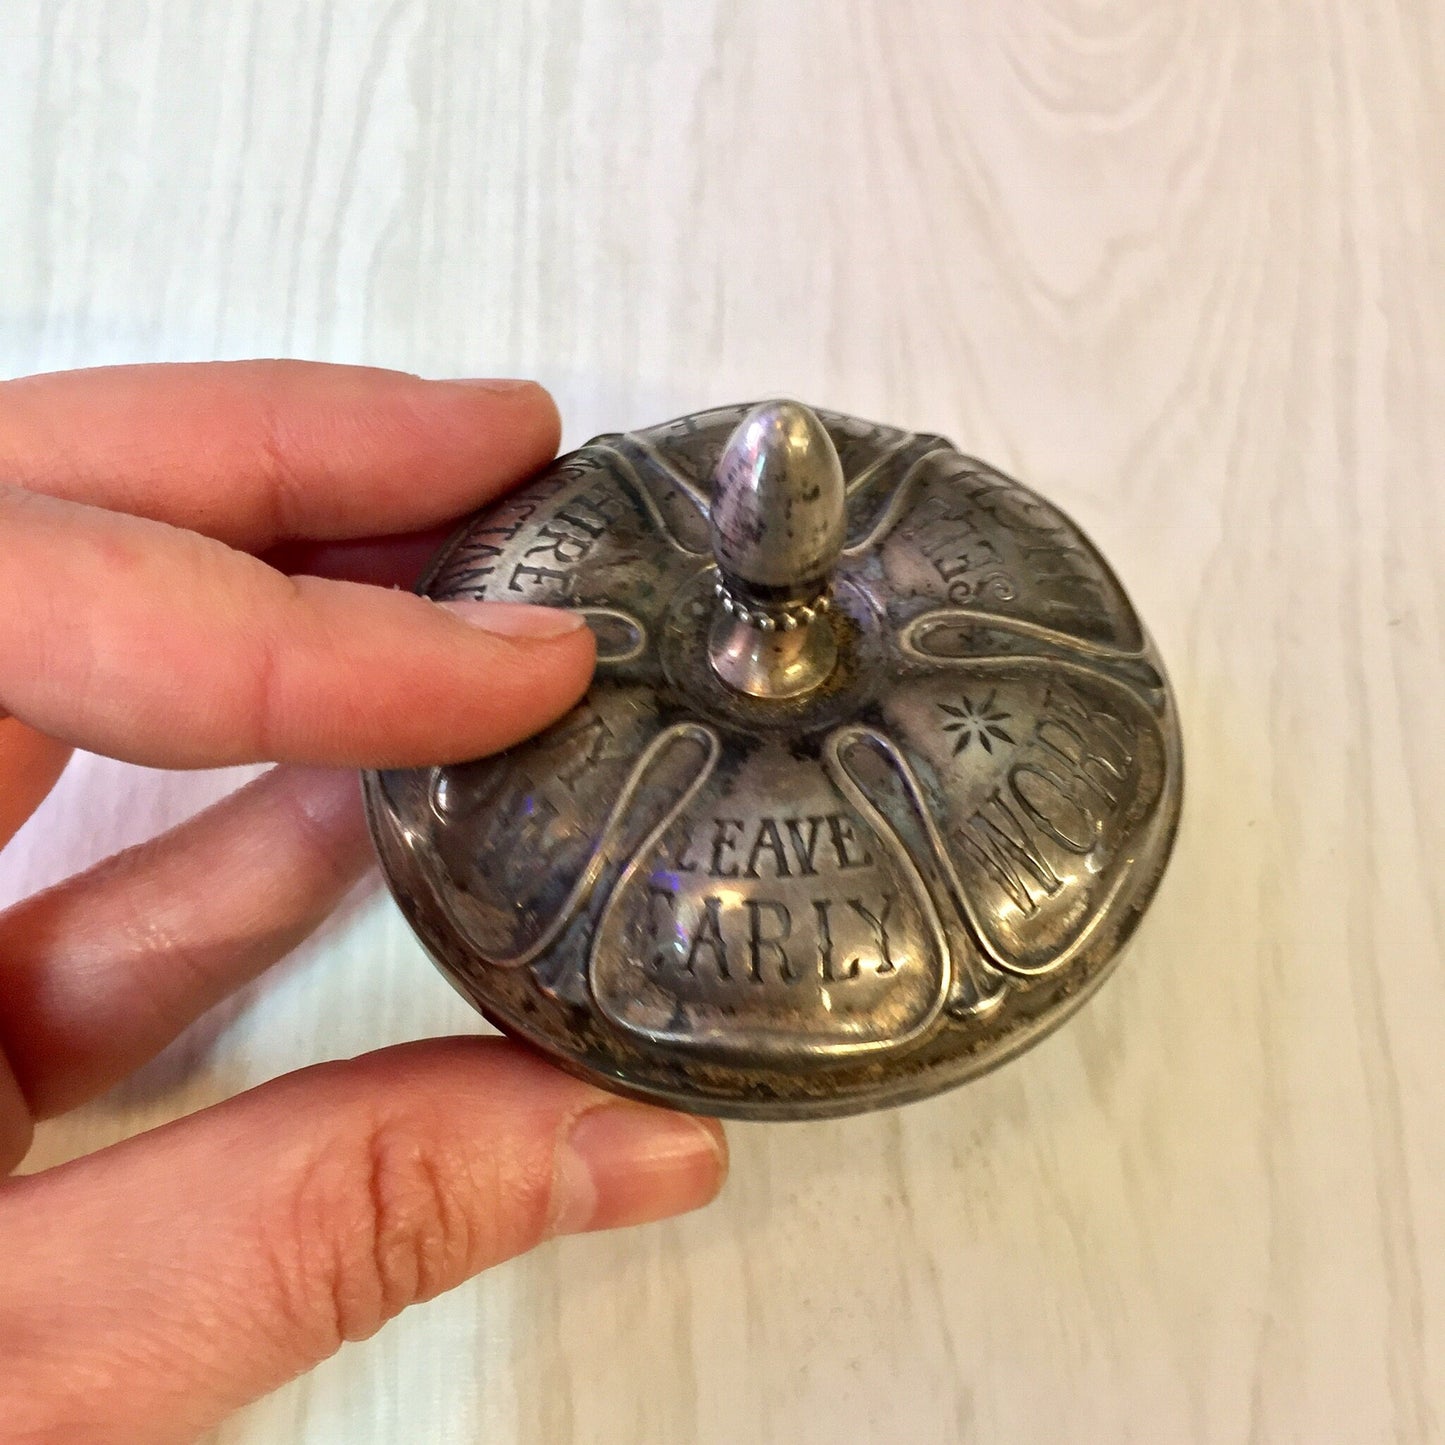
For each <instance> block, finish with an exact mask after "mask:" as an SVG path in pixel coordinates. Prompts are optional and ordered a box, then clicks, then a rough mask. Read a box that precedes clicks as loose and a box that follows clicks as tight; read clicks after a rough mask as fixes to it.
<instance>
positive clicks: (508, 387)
mask: <svg viewBox="0 0 1445 1445" xmlns="http://www.w3.org/2000/svg"><path fill="white" fill-rule="evenodd" d="M447 381H448V383H449V384H450V385H452V386H470V387H474V388H475V389H476V390H478V391H525V390H526V389H527V388H528V387H529V386H530V387H535V388H536V389H537V390H538V391H540V390H541V389H542V388H541V383H540V382H536V381H532V380H530V379H528V378H526V377H520V376H451V377H448V378H447Z"/></svg>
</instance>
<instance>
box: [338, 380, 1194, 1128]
mask: <svg viewBox="0 0 1445 1445" xmlns="http://www.w3.org/2000/svg"><path fill="white" fill-rule="evenodd" d="M421 590H423V591H424V592H426V593H427V594H428V595H430V596H433V597H438V598H453V597H485V598H492V599H497V600H509V601H525V602H539V603H547V604H550V605H553V606H558V607H568V608H574V609H576V610H578V611H580V612H581V613H582V614H583V615H584V616H585V617H586V618H587V621H588V622H589V624H590V625H591V627H592V628H593V630H594V632H595V633H596V636H597V641H598V653H599V661H598V667H597V675H596V679H595V681H594V683H593V685H592V688H591V691H590V692H589V694H588V696H587V697H586V699H585V700H584V701H583V702H582V703H581V704H580V705H579V706H578V707H577V708H575V709H574V710H573V712H572V713H571V714H569V715H568V716H567V717H566V718H564V719H563V720H562V721H561V722H559V723H558V724H556V725H555V726H554V727H552V728H551V729H550V730H548V731H547V732H546V733H544V734H542V735H541V736H540V737H537V738H535V739H533V740H531V741H529V742H527V743H524V744H522V745H520V746H518V747H515V748H512V749H510V750H509V751H508V752H506V753H503V754H500V755H498V756H496V757H491V758H484V759H482V760H480V761H477V762H470V763H465V764H462V765H459V766H451V767H439V768H432V769H418V770H411V771H393V772H381V773H370V774H368V775H366V778H365V783H364V786H365V794H366V801H367V809H368V814H369V817H370V820H371V827H372V832H373V836H374V838H375V840H376V845H377V849H378V851H379V853H380V855H381V859H382V863H383V867H384V869H385V872H386V876H387V879H388V882H389V884H390V886H391V889H392V892H393V893H394V895H395V897H396V900H397V902H398V904H399V905H400V907H401V909H402V911H403V912H404V913H405V915H406V917H407V919H408V920H409V921H410V923H411V925H412V927H413V928H414V929H415V930H416V932H417V934H418V935H419V937H420V938H421V940H422V942H423V943H424V944H425V946H426V948H427V949H428V951H429V952H430V953H431V955H432V957H433V958H434V959H435V960H436V962H437V963H438V964H439V965H440V967H441V969H442V971H443V972H444V973H445V974H446V975H447V977H448V978H449V979H450V980H451V981H452V983H453V984H455V985H456V987H457V988H458V989H459V990H460V991H461V992H462V993H463V994H464V995H465V996H466V997H467V998H468V999H470V1000H471V1001H472V1003H473V1004H474V1005H475V1006H476V1007H477V1008H479V1009H480V1010H481V1011H482V1012H483V1013H484V1014H486V1016H487V1017H488V1018H490V1019H491V1020H492V1021H493V1022H494V1023H496V1024H497V1026H498V1027H499V1028H501V1029H503V1030H504V1031H506V1032H507V1033H510V1034H513V1035H515V1036H517V1037H520V1038H522V1039H526V1040H528V1041H529V1042H531V1043H532V1044H534V1045H535V1046H536V1047H538V1048H539V1049H541V1050H543V1051H545V1052H546V1053H547V1054H548V1055H549V1056H551V1057H552V1058H553V1059H554V1060H555V1061H556V1062H557V1063H559V1064H560V1065H561V1066H562V1067H564V1068H568V1069H571V1070H573V1071H575V1072H578V1073H581V1074H583V1075H585V1076H586V1077H588V1078H591V1079H593V1080H595V1081H596V1082H598V1083H600V1084H603V1085H606V1086H607V1087H610V1088H613V1089H616V1090H620V1091H622V1092H624V1093H628V1094H632V1095H635V1096H638V1097H643V1098H647V1099H651V1100H654V1101H657V1102H660V1103H666V1104H671V1105H676V1106H679V1107H681V1108H685V1109H692V1110H695V1111H698V1112H703V1113H713V1114H725V1115H733V1116H738V1117H744V1118H755V1119H786V1118H801V1117H812V1116H819V1115H828V1114H844V1113H851V1112H854V1111H857V1110H861V1109H868V1108H874V1107H878V1106H880V1105H885V1104H896V1103H902V1102H904V1101H907V1100H909V1099H916V1098H919V1097H921V1096H923V1095H926V1094H931V1093H934V1092H936V1091H937V1090H939V1089H943V1088H947V1087H948V1086H950V1085H952V1084H956V1083H959V1082H961V1081H962V1080H964V1079H967V1078H969V1077H971V1076H972V1075H975V1074H978V1073H980V1072H981V1071H983V1070H985V1069H987V1068H990V1067H991V1066H993V1065H995V1064H997V1063H999V1062H1001V1061H1002V1060H1004V1059H1006V1058H1008V1057H1009V1056H1011V1055H1013V1054H1015V1053H1018V1052H1019V1051H1020V1050H1021V1049H1024V1048H1026V1047H1027V1046H1028V1045H1029V1044H1031V1043H1033V1042H1034V1041H1035V1040H1037V1039H1038V1038H1039V1037H1040V1036H1041V1035H1043V1034H1044V1033H1045V1032H1047V1031H1048V1030H1049V1029H1051V1028H1052V1027H1053V1026H1054V1025H1056V1024H1058V1023H1059V1022H1060V1021H1061V1020H1062V1019H1063V1018H1065V1017H1066V1016H1067V1015H1068V1014H1069V1013H1070V1012H1071V1011H1072V1010H1073V1009H1075V1008H1076V1007H1078V1005H1079V1004H1080V1003H1081V1002H1082V1001H1083V999H1084V998H1086V997H1087V996H1088V994H1089V993H1090V992H1091V990H1092V989H1093V988H1094V987H1095V986H1096V985H1097V984H1098V983H1099V982H1100V981H1101V980H1102V979H1103V977H1104V976H1105V974H1106V973H1107V972H1108V969H1109V966H1110V964H1111V963H1112V962H1113V960H1114V958H1115V955H1116V953H1117V951H1118V949H1119V947H1120V946H1121V945H1122V944H1123V942H1124V940H1125V939H1126V938H1127V937H1128V935H1129V933H1130V932H1131V931H1132V929H1133V928H1134V925H1135V924H1136V923H1137V922H1138V919H1139V917H1140V914H1141V913H1142V911H1143V909H1144V908H1145V906H1146V905H1147V903H1148V901H1149V899H1150V896H1151V895H1152V893H1153V891H1154V888H1155V886H1156V884H1157V883H1158V881H1159V877H1160V874H1161V872H1162V871H1163V868H1164V864H1165V861H1166V859H1167V857H1168V854H1169V849H1170V845H1171V843H1172V841H1173V836H1174V830H1175V825H1176V823H1177V821H1178V816H1179V806H1180V788H1181V777H1182V772H1181V757H1180V742H1179V728H1178V720H1177V717H1176V714H1175V708H1174V702H1173V698H1172V696H1171V693H1170V689H1169V685H1168V682H1167V681H1166V678H1165V675H1164V670H1163V667H1162V665H1161V663H1160V660H1159V657H1158V655H1157V653H1156V652H1155V650H1154V648H1153V646H1152V644H1151V643H1150V641H1149V638H1148V636H1147V635H1146V633H1145V632H1144V630H1143V628H1142V627H1141V625H1140V623H1139V620H1138V618H1137V617H1136V616H1135V614H1134V610H1133V608H1132V607H1131V606H1130V603H1129V600H1128V598H1127V597H1126V596H1125V594H1124V591H1123V589H1122V588H1121V587H1120V585H1119V583H1118V581H1117V580H1116V578H1115V577H1114V574H1113V573H1112V572H1111V571H1110V570H1109V568H1108V566H1107V565H1106V563H1105V562H1104V560H1103V559H1102V558H1101V557H1100V555H1099V554H1098V552H1097V551H1095V549H1094V547H1093V546H1092V544H1091V543H1090V542H1089V541H1088V540H1087V539H1086V538H1085V537H1084V536H1083V534H1082V533H1081V532H1080V531H1079V530H1078V528H1077V527H1075V526H1074V525H1073V523H1071V522H1070V521H1069V520H1068V518H1066V517H1065V516H1063V514H1062V513H1060V512H1059V511H1058V510H1057V509H1055V508H1054V507H1052V506H1050V505H1049V504H1048V503H1047V502H1045V501H1043V500H1042V499H1041V498H1039V497H1038V496H1036V495H1035V494H1034V493H1033V492H1031V491H1029V490H1027V489H1026V488H1024V487H1022V486H1020V485H1019V484H1018V483H1017V482H1014V481H1011V480H1010V479H1009V478H1008V477H1005V476H1003V475H1001V474H1000V473H999V472H996V471H994V470H993V468H991V467H989V466H986V465H984V464H983V463H982V462H979V461H976V460H974V459H973V458H971V457H966V456H962V455H960V454H959V453H958V452H957V451H956V450H955V449H954V448H953V447H952V446H951V445H950V444H949V443H948V442H946V441H944V440H943V439H942V438H940V437H936V436H915V435H912V434H910V433H907V432H903V431H897V430H893V429H891V428H889V427H884V426H875V425H873V424H871V423H868V422H862V421H857V420H855V419H853V418H851V417H845V416H839V415H835V414H834V413H831V412H826V411H818V412H814V411H811V410H809V409H808V408H807V407H804V406H801V405H799V404H797V403H795V402H784V401H778V402H768V403H764V404H762V405H760V406H756V407H747V406H734V407H726V408H721V409H719V410H716V411H708V412H703V413H700V414H698V415H695V416H690V417H684V418H682V419H681V420H678V421H673V422H669V423H667V424H665V425H663V426H659V427H655V428H652V429H651V430H648V431H642V432H635V433H631V434H628V435H626V436H604V437H598V438H597V439H596V440H594V441H592V442H589V443H588V444H587V445H586V446H585V447H583V448H582V449H581V450H580V451H577V452H574V453H572V454H571V455H569V456H566V457H562V458H560V459H559V460H558V461H557V462H555V463H554V464H553V465H552V466H551V467H550V468H548V470H547V471H545V472H544V473H543V474H542V475H541V476H539V477H538V478H537V479H536V480H534V481H533V482H532V483H530V484H529V485H528V486H526V487H524V488H523V489H522V490H521V491H519V492H517V493H515V494H514V495H512V496H511V497H509V498H508V499H507V500H506V501H504V502H503V503H502V504H501V505H500V506H498V507H496V508H494V509H492V510H490V511H488V512H486V513H483V514H482V515H479V516H477V517H475V518H473V519H472V520H471V521H470V522H469V523H468V524H467V525H466V526H465V527H464V529H463V530H462V531H461V532H460V534H459V535H457V536H456V537H455V538H454V539H453V540H452V541H451V542H450V543H449V544H448V546H446V547H445V548H444V549H443V551H442V552H441V553H440V555H439V556H438V557H437V559H436V561H435V562H434V563H433V565H432V567H431V569H430V571H429V572H428V574H427V576H426V578H425V579H424V581H423V583H422V589H421Z"/></svg>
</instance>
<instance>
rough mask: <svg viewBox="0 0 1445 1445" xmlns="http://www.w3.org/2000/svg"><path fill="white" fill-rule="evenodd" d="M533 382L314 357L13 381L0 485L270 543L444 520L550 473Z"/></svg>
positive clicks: (552, 417) (226, 538)
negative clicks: (544, 470)
mask: <svg viewBox="0 0 1445 1445" xmlns="http://www.w3.org/2000/svg"><path fill="white" fill-rule="evenodd" d="M559 435H560V424H559V422H558V418H557V408H556V406H555V404H554V403H553V401H552V399H551V397H550V396H548V394H547V393H546V392H545V391H544V390H543V389H542V388H541V387H540V386H537V385H536V384H535V383H532V382H510V381H506V382H495V381H477V382H436V381H423V380H422V379H421V378H419V377H415V376H410V375H407V374H405V373H402V372H396V371H383V370H380V369H378V368H374V367H361V366H328V365H321V364H318V363H314V362H301V361H243V362H204V363H198V364H186V365H167V366H114V367H99V368H94V369H91V370H83V371H63V372H53V373H50V374H47V375H43V376H28V377H21V378H19V379H17V380H14V381H6V382H0V479H4V480H6V481H8V482H11V483H15V484H18V485H21V486H24V487H27V488H29V489H30V490H32V491H37V492H44V493H46V494H48V495H50V496H53V497H58V498H62V499H65V500H69V501H73V502H83V503H87V504H90V505H93V506H98V507H106V508H109V509H111V510H114V511H122V512H129V513H132V514H133V515H135V516H139V517H149V518H152V519H154V520H157V521H164V522H169V523H171V524H172V525H173V526H177V527H184V528H187V529H189V530H192V531H197V532H202V533H205V534H206V535H208V536H211V537H215V538H217V539H219V540H221V541H223V542H226V543H228V544H230V545H231V546H235V547H240V548H243V549H245V550H247V551H259V550H262V549H265V548H267V547H270V546H272V545H273V544H275V543H277V542H281V541H284V540H286V539H289V538H319V539H334V538H345V537H367V536H373V535H377V534H382V533H388V532H410V531H416V530H419V529H421V528H423V527H427V526H432V525H435V524H438V523H444V522H447V521H449V520H450V519H452V518H454V517H456V516H459V515H461V514H462V513H464V512H467V511H470V510H472V509H473V508H475V507H477V506H479V505H481V504H482V503H483V502H485V501H486V500H488V499H489V498H490V497H493V496H495V495H496V494H497V493H498V492H500V491H503V490H505V489H506V488H507V487H509V486H512V485H515V484H516V482H518V481H519V480H520V479H521V478H523V477H525V476H527V475H529V474H530V473H531V472H533V471H535V470H537V469H538V468H539V467H541V466H543V465H545V464H546V462H547V461H548V460H550V458H551V457H552V455H553V453H554V451H555V450H556V446H557V440H558V437H559Z"/></svg>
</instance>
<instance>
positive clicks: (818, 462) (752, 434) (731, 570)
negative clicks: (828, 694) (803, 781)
mask: <svg viewBox="0 0 1445 1445" xmlns="http://www.w3.org/2000/svg"><path fill="white" fill-rule="evenodd" d="M845 528H846V521H845V513H844V485H843V468H842V466H841V464H840V463H839V461H838V451H837V448H836V447H835V446H834V445H833V439H832V438H831V437H830V436H829V435H828V433H827V430H826V429H825V428H824V426H823V424H822V422H820V421H819V420H818V418H817V417H816V416H815V415H814V414H813V413H812V412H811V411H809V410H808V408H807V407H805V406H803V405H801V404H800V403H798V402H795V401H770V402H764V403H763V404H762V405H761V406H756V407H754V408H753V409H752V410H751V411H750V412H749V413H748V414H747V415H746V416H745V417H744V418H743V419H742V421H741V422H740V423H739V424H738V426H737V428H736V429H735V430H734V431H733V434H732V435H731V436H730V437H729V438H728V441H727V445H726V446H725V447H724V448H723V452H722V456H721V458H720V459H719V461H718V464H717V468H716V471H715V472H714V476H713V499H712V512H711V532H712V547H713V556H714V559H715V560H716V562H717V568H718V585H717V594H718V603H719V608H718V615H717V617H716V619H715V620H714V623H713V628H712V633H711V636H710V639H709V648H708V652H709V658H710V660H711V663H712V667H713V671H714V672H716V673H717V675H718V676H719V677H720V678H721V679H722V680H723V681H724V682H726V683H727V684H728V685H729V686H730V687H734V688H736V689H737V690H738V691H740V692H746V693H749V694H750V695H752V696H754V697H774V698H783V697H796V696H798V695H799V694H801V693H804V692H807V691H809V690H810V689H812V688H814V687H817V686H818V684H819V683H821V682H822V681H824V680H825V679H826V678H827V677H828V675H829V674H830V673H831V672H832V670H833V668H834V666H835V665H836V663H837V659H838V648H837V640H836V638H835V636H834V630H833V625H832V621H831V619H830V617H829V615H828V613H829V608H830V605H831V598H830V584H831V579H832V574H833V568H834V566H835V564H836V563H837V561H838V557H839V554H840V553H841V552H842V550H843V542H844V537H845Z"/></svg>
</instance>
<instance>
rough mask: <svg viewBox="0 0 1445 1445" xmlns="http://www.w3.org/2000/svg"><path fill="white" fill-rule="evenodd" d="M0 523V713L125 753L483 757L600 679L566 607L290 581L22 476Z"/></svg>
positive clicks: (182, 759)
mask: <svg viewBox="0 0 1445 1445" xmlns="http://www.w3.org/2000/svg"><path fill="white" fill-rule="evenodd" d="M0 534H3V539H4V545H3V547H0V617H4V618H5V619H6V625H5V626H4V627H3V628H0V707H3V708H5V709H6V710H7V711H9V712H10V713H12V714H14V715H15V716H16V717H18V718H20V719H22V720H23V721H24V722H27V723H29V724H30V725H31V726H33V727H35V728H37V729H39V730H40V731H41V732H44V733H47V734H49V735H50V736H52V737H56V738H59V739H62V740H64V741H65V742H69V743H73V744H75V745H77V746H81V747H86V748H90V749H91V750H93V751H96V752H101V753H106V754H109V755H110V756H112V757H117V758H122V759H124V760H126V761H130V762H137V763H145V764H149V765H152V766H159V767H203V766H215V765H220V764H228V763H242V762H253V761H258V760H277V761H290V762H311V763H325V764H340V765H362V766H404V765H410V764H420V763H427V762H444V761H454V760H457V759H461V758H467V757H476V756H480V755H482V754H484V753H489V752H494V751H496V750H498V749H500V748H504V747H508V746H510V745H511V744H512V743H515V742H517V741H519V740H520V739H522V738H524V737H527V736H529V735H530V734H532V733H534V732H536V731H537V730H538V729H540V728H542V727H543V726H545V725H546V724H547V723H549V722H551V721H552V720H553V719H555V718H556V717H558V716H560V715H561V714H562V713H563V712H565V711H566V710H567V708H569V707H570V706H571V705H572V704H573V703H574V702H575V701H576V700H577V698H578V697H579V696H580V695H581V693H582V692H583V690H584V689H585V688H586V686H587V682H588V679H589V677H590V673H591V667H592V662H593V655H594V654H593V646H592V637H591V633H590V632H589V631H588V630H587V629H586V628H585V627H584V626H583V625H582V621H581V618H580V617H579V616H577V615H576V614H573V613H567V612H562V611H558V610H553V609H542V608H533V607H526V606H521V605H512V604H506V603H494V602H487V603H459V604H447V605H444V606H438V605H437V604H435V603H433V602H430V601H428V600H427V599H425V598H422V597H418V596H415V595H413V594H411V593H406V592H402V591H398V590H394V589H389V588H383V587H370V586H364V585H358V584H353V583H347V582H336V581H331V580H329V579H318V578H314V577H297V578H287V577H285V576H284V575H283V574H281V573H280V572H277V571H276V570H275V569H273V568H271V567H268V566H266V565H265V564H264V563H263V562H261V561H259V560H258V559H256V558H255V557H252V556H249V555H247V554H246V553H244V552H236V551H233V550H231V549H230V548H228V547H226V546H223V545H222V544H221V543H219V542H216V541H214V540H212V539H210V538H208V537H203V536H201V535H199V534H198V533H195V532H187V531H181V530H178V529H177V528H174V527H170V526H167V525H165V524H162V523H158V522H152V521H147V520H145V519H142V518H139V517H133V516H129V515H126V514H123V513H119V512H111V511H105V510H102V509H100V508H97V507H92V506H87V505H83V504H80V503H76V502H69V501H60V500H57V499H55V498H53V497H47V496H40V495H38V494H36V493H33V492H28V491H26V490H24V489H23V488H0ZM454 606H455V608H456V610H451V609H452V608H453V607H454Z"/></svg>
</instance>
